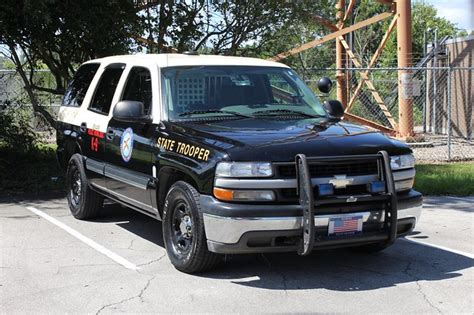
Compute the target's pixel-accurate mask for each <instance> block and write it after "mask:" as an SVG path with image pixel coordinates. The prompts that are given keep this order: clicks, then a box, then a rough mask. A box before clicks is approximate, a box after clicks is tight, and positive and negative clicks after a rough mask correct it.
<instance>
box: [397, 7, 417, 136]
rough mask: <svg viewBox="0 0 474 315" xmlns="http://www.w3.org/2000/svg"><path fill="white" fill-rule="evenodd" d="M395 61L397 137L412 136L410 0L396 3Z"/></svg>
mask: <svg viewBox="0 0 474 315" xmlns="http://www.w3.org/2000/svg"><path fill="white" fill-rule="evenodd" d="M397 18H398V20H399V21H398V27H397V46H398V49H397V61H398V68H399V69H401V70H398V121H399V129H398V132H399V135H400V136H401V137H407V136H412V135H413V134H414V132H413V96H412V92H411V91H410V87H411V85H412V84H413V83H412V79H413V78H412V76H413V73H412V72H411V71H410V70H407V68H408V67H411V65H412V64H411V57H412V55H411V53H412V51H411V48H412V33H411V0H403V1H397Z"/></svg>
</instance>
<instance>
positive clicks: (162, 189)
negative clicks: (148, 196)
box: [156, 167, 199, 217]
mask: <svg viewBox="0 0 474 315" xmlns="http://www.w3.org/2000/svg"><path fill="white" fill-rule="evenodd" d="M180 180H182V181H184V182H186V183H188V184H190V185H191V186H193V187H194V188H196V190H198V191H199V188H198V185H197V183H196V181H195V180H194V179H193V178H192V177H191V176H189V175H188V174H186V173H184V172H182V171H180V170H177V169H174V168H170V167H167V168H163V169H161V170H160V172H159V174H158V183H159V185H158V190H157V196H156V197H157V202H158V211H159V212H160V216H161V217H163V207H164V205H165V199H166V195H167V194H168V190H169V189H170V188H171V186H172V185H173V184H174V183H176V182H177V181H180Z"/></svg>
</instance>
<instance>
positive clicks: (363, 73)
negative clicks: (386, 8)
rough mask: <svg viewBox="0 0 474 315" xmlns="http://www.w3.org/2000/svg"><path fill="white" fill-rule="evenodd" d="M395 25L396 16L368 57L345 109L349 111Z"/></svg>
mask: <svg viewBox="0 0 474 315" xmlns="http://www.w3.org/2000/svg"><path fill="white" fill-rule="evenodd" d="M395 25H397V17H396V16H395V17H394V18H393V19H392V22H390V25H389V26H388V29H387V31H386V32H385V35H384V36H383V38H382V40H381V41H380V44H379V47H377V49H376V50H375V53H374V54H373V55H372V58H371V59H370V62H369V65H368V67H367V68H369V69H367V70H366V71H364V72H362V73H361V79H360V81H359V84H358V85H357V87H356V89H355V90H354V93H353V95H352V97H351V99H350V101H349V104H348V105H347V107H346V111H349V110H350V109H351V107H352V105H354V102H355V99H356V98H357V96H358V95H359V92H360V91H361V89H362V86H363V85H364V82H365V80H366V79H368V75H369V72H370V68H372V67H373V66H374V65H375V63H376V62H377V60H378V58H379V57H380V55H381V53H382V51H383V48H384V47H385V45H386V44H387V41H388V39H389V37H390V34H391V33H392V31H393V29H394V28H395Z"/></svg>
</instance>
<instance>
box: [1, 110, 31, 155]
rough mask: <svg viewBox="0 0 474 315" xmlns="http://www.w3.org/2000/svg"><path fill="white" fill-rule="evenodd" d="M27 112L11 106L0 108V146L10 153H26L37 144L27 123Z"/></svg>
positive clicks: (28, 118) (28, 119)
mask: <svg viewBox="0 0 474 315" xmlns="http://www.w3.org/2000/svg"><path fill="white" fill-rule="evenodd" d="M30 118H31V117H29V112H28V111H26V110H24V109H22V108H21V107H18V108H15V107H12V106H11V104H9V103H7V104H3V105H2V106H0V146H1V147H2V148H5V149H8V150H9V151H11V152H28V151H30V150H31V149H33V148H34V147H35V145H36V143H37V140H38V138H37V136H36V134H35V133H34V131H33V130H32V128H31V126H30V124H29V121H30V120H31V119H30Z"/></svg>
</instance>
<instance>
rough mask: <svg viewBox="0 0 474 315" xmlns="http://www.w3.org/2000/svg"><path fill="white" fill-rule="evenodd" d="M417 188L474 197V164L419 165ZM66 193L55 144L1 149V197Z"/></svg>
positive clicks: (433, 192) (437, 193)
mask: <svg viewBox="0 0 474 315" xmlns="http://www.w3.org/2000/svg"><path fill="white" fill-rule="evenodd" d="M415 189H416V190H418V191H420V192H421V193H423V194H425V195H454V196H469V195H470V196H474V162H470V163H452V164H420V165H417V166H416V180H415ZM63 190H64V177H63V174H62V171H61V169H60V168H59V165H58V163H57V161H56V145H44V144H40V145H38V146H37V147H36V149H35V150H32V151H31V152H27V153H19V152H14V151H11V150H8V149H6V148H5V147H2V146H0V196H6V195H19V194H25V193H26V194H44V193H51V192H61V191H63Z"/></svg>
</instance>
